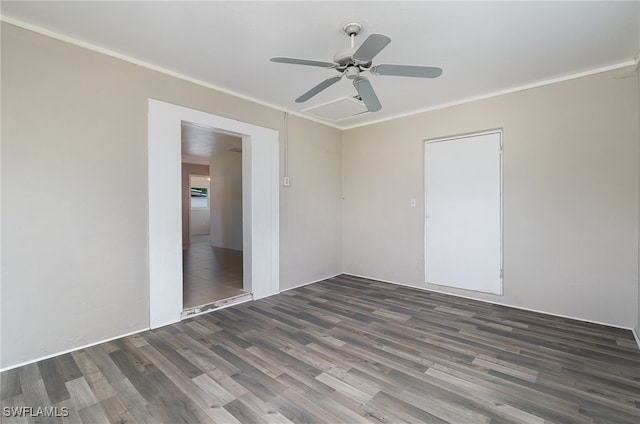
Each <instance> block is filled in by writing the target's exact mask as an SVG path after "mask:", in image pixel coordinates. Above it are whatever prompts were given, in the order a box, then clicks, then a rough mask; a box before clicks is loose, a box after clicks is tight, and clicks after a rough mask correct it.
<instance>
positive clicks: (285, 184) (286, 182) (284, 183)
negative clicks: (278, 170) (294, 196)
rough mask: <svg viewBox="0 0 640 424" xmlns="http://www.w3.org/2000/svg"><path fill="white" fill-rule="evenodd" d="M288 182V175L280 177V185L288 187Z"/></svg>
mask: <svg viewBox="0 0 640 424" xmlns="http://www.w3.org/2000/svg"><path fill="white" fill-rule="evenodd" d="M289 183H290V181H289V177H284V178H283V179H282V185H283V186H285V187H289Z"/></svg>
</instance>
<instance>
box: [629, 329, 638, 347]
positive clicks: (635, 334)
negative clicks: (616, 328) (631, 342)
mask: <svg viewBox="0 0 640 424" xmlns="http://www.w3.org/2000/svg"><path fill="white" fill-rule="evenodd" d="M631 332H632V333H633V337H634V338H635V339H636V343H637V344H638V349H640V336H638V332H637V331H636V329H635V328H632V329H631Z"/></svg>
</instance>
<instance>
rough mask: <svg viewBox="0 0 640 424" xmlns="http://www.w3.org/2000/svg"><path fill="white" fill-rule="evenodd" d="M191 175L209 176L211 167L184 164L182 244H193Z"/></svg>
mask: <svg viewBox="0 0 640 424" xmlns="http://www.w3.org/2000/svg"><path fill="white" fill-rule="evenodd" d="M189 175H209V165H197V164H194V163H185V162H182V244H183V245H184V246H187V245H188V244H189V243H191V231H190V229H191V223H190V220H191V213H190V212H191V190H190V181H189Z"/></svg>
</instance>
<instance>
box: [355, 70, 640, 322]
mask: <svg viewBox="0 0 640 424" xmlns="http://www.w3.org/2000/svg"><path fill="white" fill-rule="evenodd" d="M629 74H630V70H626V72H621V71H615V72H608V73H602V74H597V75H593V76H589V77H584V78H579V79H574V80H571V81H567V82H562V83H557V84H553V85H548V86H544V87H540V88H535V89H530V90H526V91H521V92H517V93H514V94H509V95H503V96H499V97H494V98H491V99H487V100H482V101H477V102H473V103H468V104H465V105H460V106H455V107H449V108H446V109H442V110H438V111H433V112H428V113H422V114H418V115H414V116H411V117H407V118H403V119H396V120H393V121H389V122H385V123H380V124H377V125H370V126H366V127H362V128H357V129H352V130H349V131H346V132H345V134H344V137H343V140H344V145H343V178H344V197H345V200H344V209H343V243H344V245H343V246H344V247H343V248H344V257H343V260H344V271H345V272H347V273H352V274H357V275H364V276H370V277H373V278H379V279H383V280H388V281H393V282H398V283H403V284H409V285H414V286H420V287H426V285H425V283H424V269H423V267H424V258H423V255H424V247H423V243H424V223H423V213H424V206H423V205H424V193H423V187H424V184H423V160H424V159H423V154H424V142H423V140H425V139H430V138H437V137H443V136H451V135H456V134H462V133H468V132H474V131H482V130H489V129H494V128H503V129H504V211H503V213H504V296H495V295H486V294H480V293H474V292H466V291H463V290H456V289H445V288H440V287H430V288H433V289H442V290H444V291H447V292H449V293H455V294H460V295H465V296H470V297H475V298H479V299H485V300H490V301H495V302H501V303H506V304H509V305H513V306H518V307H523V308H531V309H535V310H540V311H544V312H549V313H553V314H560V315H568V316H572V317H577V318H582V319H586V320H592V321H597V322H603V323H609V324H613V325H618V326H624V327H627V328H631V327H633V326H634V325H636V322H637V320H638V311H637V309H638V304H637V301H636V299H637V297H638V293H637V292H638V280H637V277H638V189H639V187H638V168H639V164H638V154H639V152H638V145H639V143H638V111H639V109H638V99H637V93H638V90H637V86H636V85H637V83H638V82H637V80H636V78H614V76H620V75H626V76H629ZM410 198H416V199H418V204H419V205H420V206H421V207H417V208H410V207H409V199H410Z"/></svg>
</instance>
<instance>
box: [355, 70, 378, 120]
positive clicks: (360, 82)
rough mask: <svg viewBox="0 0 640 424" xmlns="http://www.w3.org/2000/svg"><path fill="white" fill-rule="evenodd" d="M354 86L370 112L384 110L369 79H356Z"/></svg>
mask: <svg viewBox="0 0 640 424" xmlns="http://www.w3.org/2000/svg"><path fill="white" fill-rule="evenodd" d="M353 85H354V87H355V88H356V91H357V92H358V96H360V98H361V99H362V102H363V103H364V105H365V106H366V107H367V109H368V110H369V112H377V111H379V110H380V109H382V105H381V104H380V100H378V96H376V92H375V91H373V87H372V86H371V83H370V82H369V80H368V79H366V78H364V77H360V78H356V79H354V80H353Z"/></svg>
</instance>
